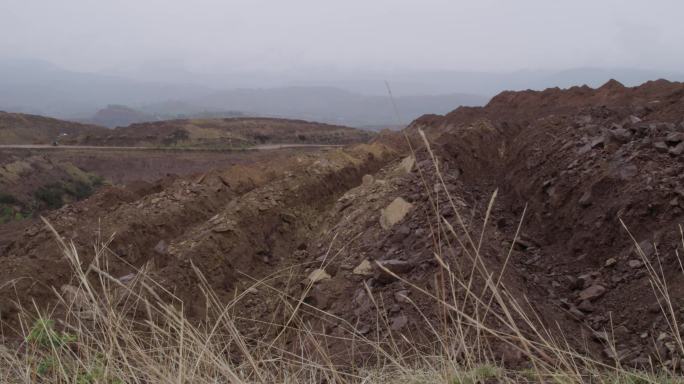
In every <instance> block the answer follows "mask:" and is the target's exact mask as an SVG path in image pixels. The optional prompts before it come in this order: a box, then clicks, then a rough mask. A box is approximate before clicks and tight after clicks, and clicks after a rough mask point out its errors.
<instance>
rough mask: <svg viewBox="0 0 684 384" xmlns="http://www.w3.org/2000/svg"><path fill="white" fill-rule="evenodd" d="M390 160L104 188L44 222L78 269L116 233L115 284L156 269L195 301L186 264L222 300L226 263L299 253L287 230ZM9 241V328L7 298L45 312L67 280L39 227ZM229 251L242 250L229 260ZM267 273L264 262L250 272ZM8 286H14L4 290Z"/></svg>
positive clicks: (307, 163)
mask: <svg viewBox="0 0 684 384" xmlns="http://www.w3.org/2000/svg"><path fill="white" fill-rule="evenodd" d="M394 153H395V152H394V150H392V149H391V148H389V147H386V146H384V145H381V144H369V145H366V144H360V145H357V146H354V147H351V148H348V149H337V150H328V151H318V152H307V153H300V154H295V155H290V156H279V157H277V158H274V159H272V160H269V161H263V162H258V163H253V164H245V165H235V166H232V167H229V168H227V169H225V170H218V171H212V172H209V173H206V174H202V175H197V176H194V177H185V178H176V179H171V180H168V181H167V182H162V183H161V184H159V185H158V186H156V187H155V186H150V185H142V186H141V187H140V188H134V189H129V188H122V187H107V188H104V189H103V190H101V191H99V192H98V193H96V194H95V195H94V196H93V197H92V198H90V199H87V200H84V201H81V202H77V203H75V204H71V205H67V206H65V207H63V208H61V209H59V210H56V211H53V212H51V213H49V214H48V215H47V217H46V219H47V221H48V222H50V223H51V224H52V225H53V226H54V228H55V229H56V230H57V231H58V233H60V235H62V236H63V237H64V238H67V239H73V241H74V243H75V246H76V247H77V249H78V250H79V251H80V252H82V254H83V255H84V263H88V262H89V259H88V257H92V255H90V254H91V253H92V252H90V251H89V249H92V245H93V243H94V242H96V241H105V240H106V239H107V238H109V237H110V236H112V235H113V234H115V236H114V238H113V241H112V242H111V244H110V245H109V249H111V251H112V252H111V254H110V255H108V260H107V263H108V265H109V268H110V273H111V274H112V275H113V276H125V275H127V274H129V273H131V272H134V271H135V270H136V269H139V268H142V267H143V266H144V265H148V264H149V265H153V266H155V269H154V271H155V272H156V271H159V273H160V276H164V277H165V279H164V282H165V283H168V286H169V288H170V289H171V290H173V291H178V294H179V295H180V296H181V297H188V296H190V295H192V294H193V292H194V293H196V292H195V291H194V289H195V286H196V280H195V279H194V277H192V276H190V275H193V276H194V273H193V272H192V270H191V269H190V268H188V265H187V262H188V261H192V263H194V264H195V265H197V266H199V267H200V269H201V270H202V272H203V273H205V274H206V275H207V276H208V278H209V281H210V282H211V283H212V284H214V285H215V288H222V289H224V292H228V291H225V289H227V288H230V287H231V286H232V284H233V283H232V282H231V281H229V280H226V279H227V278H229V277H230V276H232V275H234V273H235V272H234V271H231V270H230V269H226V268H227V267H228V266H230V265H231V263H235V265H237V266H239V267H240V268H246V267H248V266H249V264H250V262H251V261H252V259H253V258H256V256H255V254H256V253H258V254H259V255H260V256H259V257H261V256H263V255H262V253H260V252H263V251H268V248H264V246H259V247H254V248H253V246H254V245H256V244H258V241H259V240H262V241H264V242H265V244H266V245H268V244H269V242H276V243H277V244H275V243H274V244H271V246H272V247H275V246H276V245H277V247H278V250H277V252H275V251H274V254H273V255H271V256H269V257H286V256H288V255H289V254H287V253H286V252H287V249H291V248H292V250H294V248H293V247H295V248H296V247H297V246H299V245H300V244H299V243H296V242H295V240H294V239H295V238H291V237H290V236H291V235H292V234H293V230H294V229H296V228H299V227H302V229H301V232H302V233H305V232H306V233H307V234H308V233H309V231H311V230H312V227H311V226H312V225H313V223H314V222H315V218H316V216H317V212H319V211H321V210H323V209H325V207H326V206H327V205H329V204H330V202H331V201H333V200H334V198H335V196H336V194H339V193H341V192H342V191H344V190H346V189H348V188H349V187H351V186H353V184H354V183H357V182H358V181H359V180H360V178H361V176H363V174H365V173H368V172H374V171H375V170H376V169H378V168H379V167H381V166H382V165H384V164H386V163H387V162H388V161H389V160H390V159H391V158H392V157H393V156H395V155H394ZM224 217H225V219H224ZM219 219H220V221H219ZM228 223H233V224H230V226H229V224H228ZM217 227H218V228H217ZM231 236H232V237H234V238H233V239H232V241H228V239H229V237H231ZM303 236H304V235H303V234H302V239H303V238H304V237H303ZM13 237H14V238H13V239H11V240H10V241H7V242H6V243H5V244H4V249H3V251H2V256H0V259H2V263H3V265H4V266H5V267H4V268H3V269H2V271H0V281H2V282H3V287H4V289H3V290H2V291H1V292H0V295H1V296H2V297H1V299H0V302H2V303H3V305H4V306H5V307H4V308H2V311H1V312H2V317H3V320H4V321H11V319H12V318H13V315H14V314H15V313H16V311H17V308H16V307H15V306H14V305H13V304H11V303H12V302H13V300H16V299H19V300H28V299H29V298H30V299H31V300H35V301H36V302H37V303H40V305H47V304H48V303H51V302H53V300H54V297H53V294H52V292H51V289H52V288H51V287H53V286H54V287H60V286H62V285H64V284H68V283H69V280H70V274H69V266H68V264H67V263H66V261H65V260H64V259H63V258H62V257H61V256H60V251H59V249H56V248H55V247H54V243H53V241H54V240H52V239H51V237H52V235H51V234H50V233H49V231H48V230H47V229H46V228H45V226H44V225H43V224H42V223H35V224H33V225H30V226H29V227H27V228H26V229H25V230H24V231H23V233H20V234H14V236H13ZM174 239H175V240H174ZM301 241H304V240H301ZM198 244H199V245H200V246H199V247H198V246H197V245H198ZM232 247H235V249H236V252H237V250H238V249H239V250H240V251H239V252H237V253H233V254H231V253H230V249H231V248H232ZM250 250H251V251H250ZM249 252H251V254H250V253H249ZM86 255H88V256H86ZM250 255H251V256H250ZM228 256H230V257H228ZM255 260H256V259H255ZM265 268H267V264H264V266H262V267H261V268H256V271H262V270H264V269H265ZM250 270H251V269H250ZM217 274H218V275H219V276H218V277H217ZM169 276H170V277H171V278H170V279H168V278H167V277H169ZM9 282H14V284H13V285H5V283H9ZM17 293H18V295H19V297H16V296H17ZM189 302H192V301H189ZM197 303H198V304H199V302H197ZM189 307H192V306H189ZM191 309H192V308H191ZM191 314H192V312H191ZM8 319H9V320H8Z"/></svg>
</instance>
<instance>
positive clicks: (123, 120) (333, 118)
mask: <svg viewBox="0 0 684 384" xmlns="http://www.w3.org/2000/svg"><path fill="white" fill-rule="evenodd" d="M303 72H306V71H303ZM303 72H301V73H295V72H277V73H276V72H273V73H270V72H258V71H253V72H227V73H222V74H207V73H193V72H189V71H184V70H181V69H178V70H165V71H160V72H159V73H157V74H153V71H151V70H148V71H146V72H131V73H128V72H119V73H118V75H110V74H103V73H86V72H77V71H70V70H66V69H63V68H61V67H59V66H56V65H53V64H51V63H49V62H45V61H39V60H16V59H5V60H0V109H3V110H8V111H16V112H25V113H35V114H42V115H47V116H52V117H57V118H63V119H71V120H78V121H84V122H91V123H96V124H100V125H104V126H108V127H115V126H126V125H129V124H133V123H139V122H147V121H158V120H164V119H174V118H186V117H187V118H195V117H235V116H264V117H281V118H292V119H304V120H314V121H320V122H324V123H331V124H341V125H349V126H357V127H361V126H378V127H383V126H398V125H399V126H400V125H404V124H407V123H409V122H410V121H412V120H413V119H415V118H417V117H419V116H421V115H423V114H427V113H437V114H443V113H447V112H449V111H450V110H452V109H453V108H455V107H457V106H480V105H484V104H486V103H487V101H488V100H489V98H491V97H492V96H493V95H495V94H496V93H498V92H500V91H502V90H522V89H543V88H546V87H550V86H559V87H569V86H571V85H575V84H587V85H589V86H598V85H600V84H602V83H604V82H605V81H607V80H608V79H610V78H615V79H617V80H619V81H621V82H622V83H623V84H625V85H628V86H630V85H636V84H639V83H641V82H643V81H646V80H648V79H654V78H661V77H667V78H669V79H672V80H684V75H682V74H678V73H666V72H663V71H650V70H639V69H629V68H624V69H600V68H576V69H569V70H564V71H550V70H525V71H516V72H501V73H495V72H472V71H428V70H426V71H396V70H388V71H386V72H381V71H371V70H358V71H351V70H348V71H339V70H332V69H331V70H326V69H315V70H312V71H311V72H310V73H308V72H307V73H303ZM385 81H387V82H388V83H389V84H390V86H391V89H392V93H393V95H394V103H395V104H396V111H395V108H394V105H393V103H392V100H391V99H390V97H389V96H388V91H387V87H386V84H385Z"/></svg>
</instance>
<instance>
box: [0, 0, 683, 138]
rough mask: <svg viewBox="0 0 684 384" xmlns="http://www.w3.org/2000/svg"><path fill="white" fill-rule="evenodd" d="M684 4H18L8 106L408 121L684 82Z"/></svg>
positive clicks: (0, 96)
mask: <svg viewBox="0 0 684 384" xmlns="http://www.w3.org/2000/svg"><path fill="white" fill-rule="evenodd" d="M682 10H683V9H682V5H681V4H680V3H678V2H676V1H670V0H659V1H656V2H655V3H649V4H645V3H644V4H642V3H631V4H625V3H624V2H621V1H616V0H609V1H604V2H601V3H600V4H596V2H591V1H588V0H581V1H576V2H571V3H550V2H540V1H536V0H524V1H519V2H515V3H508V2H501V1H496V0H487V1H478V2H468V1H443V0H428V1H425V2H420V3H417V2H411V1H374V2H371V3H369V2H363V1H360V0H352V1H345V2H332V3H326V4H321V3H319V2H315V1H309V0H294V1H288V2H286V3H281V2H275V1H254V2H246V1H230V2H223V1H215V0H200V1H198V2H196V4H193V6H188V5H187V4H185V3H183V2H173V1H158V0H151V1H147V2H145V3H143V4H140V3H139V2H135V1H132V0H125V1H119V2H105V3H101V2H100V3H97V4H93V3H91V2H88V1H84V0H68V1H64V2H59V3H44V2H40V3H39V2H35V1H17V0H7V1H5V2H3V3H2V4H0V14H3V15H7V16H8V17H6V18H5V19H4V20H3V23H2V24H1V25H0V36H5V37H9V38H4V39H0V52H2V54H0V109H3V110H7V111H13V112H29V113H36V114H44V115H48V116H52V117H58V118H64V119H72V120H79V121H82V122H94V123H98V124H103V125H108V126H115V125H126V124H128V123H130V122H135V121H141V120H160V119H169V118H177V117H198V116H199V117H203V116H225V115H228V116H235V115H253V116H266V117H284V118H297V119H308V120H317V121H321V122H326V123H333V124H345V125H352V126H387V125H393V126H396V125H405V124H407V123H409V122H410V121H412V120H413V119H415V118H417V117H418V116H420V115H422V114H425V113H440V114H442V113H446V112H448V111H450V110H452V109H454V108H456V107H458V106H459V105H483V104H485V103H486V102H487V101H488V100H489V99H490V98H491V97H492V96H494V95H496V94H497V93H498V92H501V91H503V90H523V89H536V90H539V89H543V88H546V87H556V86H558V87H568V86H571V85H582V84H587V85H589V86H599V85H601V84H603V83H605V82H606V81H607V80H609V79H610V78H615V79H617V80H619V81H620V82H622V83H623V84H625V85H637V84H641V83H643V82H644V81H647V80H653V79H658V78H667V79H669V80H684V74H682V71H680V70H679V68H682V64H684V57H682V55H681V50H680V49H679V42H680V41H681V40H682V39H683V38H684V33H683V32H682V30H681V29H680V28H678V27H677V26H678V25H679V19H678V17H677V15H679V14H681V12H678V11H682ZM122 20H123V21H125V22H121V21H122ZM178 20H182V23H178V22H177V21H178ZM568 20H571V22H568ZM385 81H387V82H388V83H389V84H390V86H391V88H392V92H393V94H394V96H395V98H396V104H397V109H398V114H399V116H398V117H397V115H396V113H395V110H394V107H393V105H392V102H391V100H390V99H389V97H388V92H387V89H386V86H385ZM110 105H115V106H117V107H118V108H108V106H110ZM127 108H130V109H127ZM103 109H104V111H102V112H100V113H98V111H100V110H103Z"/></svg>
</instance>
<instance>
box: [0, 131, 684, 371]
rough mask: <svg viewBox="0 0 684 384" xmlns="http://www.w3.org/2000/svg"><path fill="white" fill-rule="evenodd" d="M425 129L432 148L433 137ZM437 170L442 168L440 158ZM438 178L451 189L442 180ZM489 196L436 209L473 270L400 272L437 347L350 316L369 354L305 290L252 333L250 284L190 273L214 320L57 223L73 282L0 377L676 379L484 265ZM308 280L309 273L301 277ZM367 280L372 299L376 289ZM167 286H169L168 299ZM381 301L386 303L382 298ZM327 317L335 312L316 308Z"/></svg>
mask: <svg viewBox="0 0 684 384" xmlns="http://www.w3.org/2000/svg"><path fill="white" fill-rule="evenodd" d="M425 142H426V145H427V148H428V150H429V145H428V143H427V140H425ZM429 154H430V156H432V157H433V159H434V160H435V161H434V164H435V166H437V164H439V162H438V161H437V159H436V158H435V155H434V154H433V153H432V152H431V151H429ZM437 175H438V176H439V177H440V179H441V174H440V173H439V169H437ZM442 183H444V181H443V180H442ZM426 190H427V191H429V190H430V189H429V188H427V189H426ZM442 191H444V192H442V193H447V194H448V192H446V191H448V189H447V188H446V187H445V188H443V189H442ZM428 193H430V192H428ZM495 197H496V194H494V196H492V199H491V201H490V203H489V206H488V208H487V210H486V213H485V215H484V217H485V219H484V221H485V223H484V225H483V227H482V228H483V229H481V230H480V231H477V230H476V229H475V228H468V227H467V226H466V224H465V220H464V219H463V217H462V216H461V213H460V212H459V211H458V209H457V208H456V207H457V204H455V203H454V197H453V196H450V195H449V196H447V198H448V199H447V200H448V201H450V205H451V207H452V209H453V210H454V213H455V217H456V220H455V223H452V222H449V221H447V220H445V219H444V218H443V217H440V216H439V215H438V214H436V216H435V218H436V222H435V223H434V227H433V228H432V231H433V232H434V233H436V234H438V235H439V236H437V238H440V239H442V240H441V241H448V242H452V243H457V244H459V246H460V247H461V248H462V249H463V250H464V253H465V255H466V256H467V257H468V259H469V260H470V261H471V268H470V269H469V270H466V271H465V275H464V274H463V271H460V272H456V271H454V270H452V267H451V263H450V262H449V260H447V257H448V256H447V255H443V254H440V253H435V254H434V257H435V259H436V260H437V261H438V263H439V264H440V265H441V266H442V271H441V272H440V279H442V281H443V283H444V284H443V285H442V286H446V287H449V289H448V290H441V291H437V292H430V291H427V290H425V289H423V288H421V287H418V286H415V285H412V283H411V282H409V281H404V283H405V284H408V285H412V286H413V288H414V289H416V290H419V291H421V292H422V293H423V294H424V295H425V296H426V297H428V298H430V299H431V300H432V301H433V302H434V306H435V308H436V311H435V313H442V314H443V318H442V320H441V321H440V322H436V323H435V322H434V321H430V320H428V316H427V314H426V315H425V316H424V318H425V324H424V326H425V328H426V329H428V330H430V331H431V332H432V334H433V336H434V340H436V343H435V344H434V345H435V347H434V348H433V349H432V350H429V351H426V350H424V349H420V350H419V349H418V348H413V349H412V348H406V346H407V345H408V346H410V345H411V343H410V342H408V340H402V339H401V338H402V336H396V337H394V338H391V339H390V340H389V341H387V340H384V341H382V340H378V339H372V338H371V337H365V336H363V335H362V333H361V332H359V331H358V330H357V329H355V327H354V325H353V324H347V327H346V328H345V334H344V335H343V336H341V337H340V338H342V339H344V340H342V341H344V342H347V343H350V344H351V343H353V344H354V345H356V346H358V348H359V349H360V350H361V349H362V350H365V351H370V352H369V353H368V356H367V358H366V361H368V363H367V364H366V365H365V366H355V365H354V364H346V365H340V364H339V362H335V361H336V360H335V359H334V358H333V357H332V356H328V355H327V354H326V350H327V349H326V346H325V343H326V340H325V338H322V337H320V335H319V334H317V331H315V330H314V329H312V327H311V326H310V325H309V323H308V322H306V321H304V320H303V317H302V316H301V313H302V311H304V310H305V309H306V310H307V313H308V314H311V313H317V312H316V311H318V312H321V311H319V310H317V309H316V308H314V307H311V306H309V305H308V304H306V303H305V302H304V299H303V298H304V297H305V296H306V295H305V294H304V295H302V296H301V297H298V298H293V297H289V296H288V295H287V294H286V293H285V292H274V294H276V293H277V294H278V296H280V297H282V298H283V305H284V306H287V307H289V309H290V311H289V313H290V315H289V317H288V319H287V321H286V322H285V323H284V324H282V325H281V326H282V330H283V331H281V332H279V333H277V334H276V335H275V336H274V337H273V338H271V339H259V340H254V339H251V338H249V337H246V336H245V335H243V334H242V333H241V330H240V329H239V327H238V326H237V324H238V323H240V316H239V314H238V313H236V312H235V310H234V309H235V306H236V304H237V303H238V302H239V301H240V300H243V299H244V297H245V295H246V293H243V294H240V295H237V296H236V298H235V299H234V300H233V301H232V302H229V303H222V302H220V301H219V300H218V298H217V296H216V294H214V293H213V291H212V290H211V288H210V287H209V285H208V284H207V283H206V281H205V280H204V279H203V278H202V276H201V273H200V272H199V271H195V272H196V273H197V275H198V276H199V279H200V281H201V288H202V290H203V292H204V294H205V296H206V299H207V300H206V301H207V303H208V304H207V305H208V311H209V315H208V316H207V319H211V320H207V321H205V322H202V323H200V324H198V323H194V322H191V321H189V320H188V319H187V318H186V317H185V316H184V315H183V308H182V304H181V303H180V302H179V301H178V300H174V299H173V295H172V294H171V293H170V292H167V291H165V290H164V288H163V287H161V286H160V285H158V284H157V283H156V282H155V281H154V280H153V279H152V278H150V276H149V274H148V271H147V270H146V269H145V268H143V269H142V270H140V271H138V273H137V274H136V275H135V278H134V279H133V280H132V281H129V282H126V283H123V282H121V281H120V280H118V279H116V278H114V277H112V276H111V275H110V274H109V273H108V272H107V265H106V259H107V258H106V253H107V249H108V248H107V246H108V244H109V241H103V242H100V243H98V244H97V245H96V246H95V248H94V257H93V258H92V262H90V263H89V264H87V265H84V263H83V261H82V260H81V258H80V257H79V254H78V253H77V252H76V249H75V247H74V245H73V244H71V243H68V242H66V241H65V240H63V239H62V238H61V237H60V236H58V235H57V233H55V235H56V238H57V240H58V243H59V245H60V247H61V248H62V251H63V254H64V256H65V257H66V259H67V260H68V261H69V262H70V263H71V266H72V269H73V273H74V277H75V281H76V283H75V284H74V287H75V288H74V289H73V290H66V291H63V292H57V291H55V296H56V297H57V299H58V301H59V304H58V305H57V306H56V307H55V308H61V310H58V311H54V312H44V310H43V309H42V308H38V307H36V306H34V307H30V308H23V310H22V313H21V316H20V317H21V319H22V324H21V330H20V332H22V333H23V335H24V342H23V343H22V345H21V346H20V347H19V349H18V351H14V350H13V351H10V350H8V349H6V348H1V347H0V382H2V383H79V384H81V383H109V384H115V383H140V384H142V383H150V384H157V383H160V384H161V383H207V384H208V383H406V384H409V383H412V384H418V383H440V382H441V383H454V384H455V383H462V384H470V383H484V382H510V383H514V382H543V383H578V382H592V383H593V382H595V383H634V384H636V383H675V382H682V381H681V379H680V378H678V377H677V376H676V375H674V374H671V373H669V371H668V370H667V369H666V368H661V364H660V363H659V362H655V361H654V362H653V369H652V370H651V371H641V372H634V371H630V370H628V369H625V368H623V367H622V366H621V365H620V363H619V362H615V363H613V364H607V363H605V362H602V361H597V360H595V359H592V358H590V357H589V356H588V355H587V354H584V353H582V352H581V351H576V350H573V349H572V348H571V347H570V345H569V343H568V342H566V340H565V339H564V337H563V334H562V332H561V331H560V330H550V329H546V328H544V327H543V326H541V325H540V324H541V323H540V321H538V318H537V317H536V315H535V314H534V312H533V311H532V310H531V308H530V306H529V305H528V304H527V303H526V302H525V299H524V298H519V297H513V296H512V295H511V294H509V293H508V290H506V288H505V286H504V284H503V281H502V275H503V273H504V271H503V270H502V271H500V272H499V273H498V274H494V273H492V272H490V271H489V270H488V269H487V267H486V265H485V262H484V260H483V257H482V255H481V252H480V250H481V248H482V242H483V241H484V240H483V239H484V238H485V236H484V228H485V227H486V226H487V220H488V219H489V213H490V212H491V208H492V206H493V204H494V200H495ZM430 200H431V201H432V202H433V205H434V209H435V212H439V211H440V210H439V207H438V206H437V203H436V201H438V200H439V199H437V198H436V197H435V196H430ZM48 225H49V224H48ZM516 236H517V235H516ZM683 238H684V236H683ZM110 240H111V239H110ZM635 244H636V241H635ZM637 247H638V245H637ZM436 249H441V247H436ZM503 254H504V255H506V262H505V263H504V269H505V266H506V265H508V259H509V257H510V255H511V249H506V250H503ZM641 255H642V257H643V260H644V263H646V265H647V266H648V271H649V274H650V276H651V281H652V285H653V290H654V293H655V294H656V295H657V297H658V298H659V302H660V303H661V307H662V310H663V313H664V314H665V315H666V316H667V318H668V320H669V322H670V324H671V325H672V335H673V337H674V339H675V342H676V345H677V348H678V349H679V350H680V351H682V352H684V348H682V337H681V335H680V334H679V329H678V327H677V324H678V321H677V319H676V317H675V314H676V313H675V311H674V310H673V308H672V305H671V301H670V296H669V293H668V288H667V284H666V282H665V280H664V278H663V271H662V269H660V268H659V266H658V265H653V264H652V263H651V262H650V261H649V260H648V259H647V258H646V257H645V255H644V254H643V252H641ZM325 262H326V261H324V262H323V263H325ZM380 267H382V266H380ZM386 272H387V273H391V272H390V271H386ZM683 272H684V269H683ZM396 277H397V278H400V277H399V276H396ZM254 287H255V288H258V289H273V288H272V287H270V286H269V279H264V280H261V281H257V282H255V284H254ZM311 287H312V286H311V284H310V285H309V286H307V287H306V288H305V290H308V289H311ZM366 288H367V291H368V293H369V296H370V297H371V298H373V297H374V296H373V292H372V291H371V289H370V288H369V287H366ZM161 297H165V298H166V299H164V300H162V299H161ZM169 297H170V298H172V299H171V300H168V298H169ZM376 304H377V303H376ZM377 307H378V308H380V307H381V305H380V304H377ZM416 308H418V307H417V306H416ZM383 313H384V312H383V311H381V310H380V309H378V326H379V327H388V325H387V324H388V320H387V318H386V317H385V315H384V314H383ZM319 316H321V318H322V317H323V316H333V315H331V314H325V313H319ZM340 320H341V319H340ZM492 324H496V325H497V326H496V327H494V326H493V325H492ZM285 331H287V332H288V334H289V335H293V334H294V335H296V337H297V338H298V339H299V341H300V344H301V345H306V346H307V348H303V347H302V348H301V349H300V350H299V351H294V350H293V349H291V348H289V349H288V348H286V347H285V346H284V343H283V342H282V339H283V337H282V336H283V333H284V332H285ZM493 344H497V345H505V346H507V348H508V349H509V350H511V351H513V353H516V354H518V355H520V356H521V357H522V359H523V360H526V361H529V367H528V368H527V369H524V370H519V371H511V370H506V369H505V368H504V367H503V365H502V363H501V362H500V361H498V359H497V357H496V355H495V354H494V353H493V352H492V350H493V349H492V348H493V347H492V346H493ZM402 345H403V347H402Z"/></svg>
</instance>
